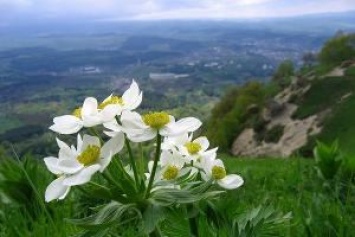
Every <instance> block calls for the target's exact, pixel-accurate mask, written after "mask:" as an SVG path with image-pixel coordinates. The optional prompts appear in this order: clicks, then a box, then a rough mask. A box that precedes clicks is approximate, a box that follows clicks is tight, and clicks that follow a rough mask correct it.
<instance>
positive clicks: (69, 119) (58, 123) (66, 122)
mask: <svg viewBox="0 0 355 237" xmlns="http://www.w3.org/2000/svg"><path fill="white" fill-rule="evenodd" d="M53 123H54V124H53V125H52V126H50V127H49V129H50V130H52V131H54V132H56V133H59V134H66V135H67V134H73V133H77V132H79V130H80V129H81V128H82V127H83V122H82V121H81V120H80V119H79V118H77V117H75V116H73V115H63V116H59V117H55V118H54V119H53Z"/></svg>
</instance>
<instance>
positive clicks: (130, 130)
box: [121, 111, 202, 142]
mask: <svg viewBox="0 0 355 237" xmlns="http://www.w3.org/2000/svg"><path fill="white" fill-rule="evenodd" d="M121 122H122V127H123V128H122V129H123V131H124V132H125V133H126V134H127V137H128V138H129V139H130V140H132V141H134V142H143V141H148V140H151V139H153V138H155V137H156V136H157V134H158V133H159V134H160V135H161V136H164V137H167V136H178V135H181V134H183V133H186V132H193V131H195V130H197V129H198V128H199V127H200V126H201V124H202V123H201V121H200V120H198V119H197V118H193V117H189V118H183V119H181V120H179V121H175V118H174V117H173V116H171V115H169V114H167V113H165V112H152V113H148V114H145V115H143V116H141V115H139V114H138V113H136V112H131V111H123V112H122V116H121Z"/></svg>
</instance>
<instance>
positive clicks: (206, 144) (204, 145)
mask: <svg viewBox="0 0 355 237" xmlns="http://www.w3.org/2000/svg"><path fill="white" fill-rule="evenodd" d="M194 142H196V143H198V144H200V145H201V150H202V151H205V150H207V148H208V147H209V146H210V143H209V141H208V139H207V137H198V138H196V139H195V140H194Z"/></svg>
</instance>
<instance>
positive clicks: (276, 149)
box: [232, 105, 321, 157]
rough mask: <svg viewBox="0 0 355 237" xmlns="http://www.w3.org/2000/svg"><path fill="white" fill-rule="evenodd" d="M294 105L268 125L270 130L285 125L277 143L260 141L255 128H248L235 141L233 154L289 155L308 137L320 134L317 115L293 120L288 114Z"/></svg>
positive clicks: (304, 142)
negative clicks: (257, 138) (256, 137)
mask: <svg viewBox="0 0 355 237" xmlns="http://www.w3.org/2000/svg"><path fill="white" fill-rule="evenodd" d="M293 106H294V105H293ZM293 106H290V107H289V108H288V109H287V110H286V113H285V114H282V115H281V116H279V117H278V118H276V119H275V120H272V121H271V122H270V123H269V124H268V125H267V127H268V130H270V129H271V128H272V127H274V126H277V125H283V126H284V133H283V135H282V136H281V138H280V139H279V141H278V142H277V143H267V142H265V141H263V142H261V143H258V142H257V141H256V139H255V136H254V135H255V132H254V130H253V129H251V128H248V129H245V130H244V131H243V132H242V133H241V134H240V135H239V136H238V137H237V139H236V140H235V141H234V143H233V146H232V154H233V155H236V156H251V157H261V156H263V157H265V156H266V157H267V156H273V157H288V156H290V155H291V154H292V153H294V152H295V151H296V150H298V149H299V148H301V147H302V146H304V145H306V144H307V141H308V137H309V136H311V135H316V134H318V133H319V132H320V131H321V127H319V125H318V120H317V115H313V116H310V117H308V118H306V119H303V120H292V119H291V118H290V117H289V116H287V115H289V114H290V111H292V110H294V109H295V108H294V107H293ZM287 113H288V114H287ZM291 114H292V113H291Z"/></svg>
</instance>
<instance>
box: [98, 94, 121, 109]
mask: <svg viewBox="0 0 355 237" xmlns="http://www.w3.org/2000/svg"><path fill="white" fill-rule="evenodd" d="M115 104H118V105H123V99H122V98H121V97H119V96H111V98H110V99H108V100H106V101H104V102H102V103H101V104H100V105H99V109H103V108H105V107H106V106H107V105H115Z"/></svg>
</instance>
